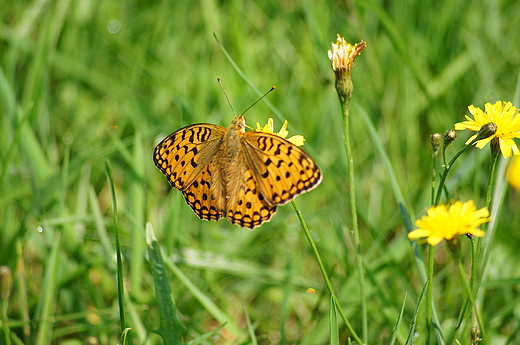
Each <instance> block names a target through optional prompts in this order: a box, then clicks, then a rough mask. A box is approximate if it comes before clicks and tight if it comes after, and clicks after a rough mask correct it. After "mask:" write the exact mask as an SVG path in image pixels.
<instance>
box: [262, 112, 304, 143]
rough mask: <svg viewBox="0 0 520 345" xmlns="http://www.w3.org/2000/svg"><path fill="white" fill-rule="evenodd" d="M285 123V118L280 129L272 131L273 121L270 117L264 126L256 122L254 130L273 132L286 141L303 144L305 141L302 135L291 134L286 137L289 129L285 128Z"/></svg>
mask: <svg viewBox="0 0 520 345" xmlns="http://www.w3.org/2000/svg"><path fill="white" fill-rule="evenodd" d="M287 124H288V123H287V120H285V122H284V123H283V125H282V128H281V129H280V131H279V132H278V133H275V132H274V121H273V119H272V118H269V120H267V124H266V125H265V126H264V127H262V126H260V123H259V122H257V123H256V130H257V131H258V132H264V133H271V134H275V135H277V136H279V137H281V138H284V139H287V141H289V142H291V143H293V144H294V145H296V146H303V143H304V141H305V138H304V137H303V135H293V136H292V137H290V138H287V136H288V135H289V131H288V130H287Z"/></svg>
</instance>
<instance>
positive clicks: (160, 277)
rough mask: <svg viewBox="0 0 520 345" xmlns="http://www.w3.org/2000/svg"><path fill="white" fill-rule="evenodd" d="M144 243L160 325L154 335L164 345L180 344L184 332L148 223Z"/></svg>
mask: <svg viewBox="0 0 520 345" xmlns="http://www.w3.org/2000/svg"><path fill="white" fill-rule="evenodd" d="M146 243H147V244H148V256H149V258H150V263H151V265H152V274H153V279H154V282H155V293H156V295H157V301H158V302H157V304H158V306H159V322H160V323H159V328H158V329H157V330H155V333H157V334H159V335H160V336H161V338H162V339H163V341H164V344H165V345H178V344H182V342H181V336H182V334H183V333H184V332H185V331H186V330H185V328H184V326H183V325H182V323H181V322H180V320H179V318H178V317H177V308H176V307H175V301H174V299H173V295H172V290H171V287H170V283H169V282H168V274H167V273H166V269H165V268H166V265H165V263H164V259H163V257H162V254H161V249H160V247H159V244H158V243H157V239H156V238H155V234H154V231H153V227H152V225H151V224H150V223H148V224H146Z"/></svg>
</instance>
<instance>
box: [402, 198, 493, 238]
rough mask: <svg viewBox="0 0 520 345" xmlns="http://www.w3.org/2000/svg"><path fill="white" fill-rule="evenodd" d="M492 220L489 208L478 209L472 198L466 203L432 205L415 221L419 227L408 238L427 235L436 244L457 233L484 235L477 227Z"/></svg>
mask: <svg viewBox="0 0 520 345" xmlns="http://www.w3.org/2000/svg"><path fill="white" fill-rule="evenodd" d="M490 220H491V219H490V218H489V211H488V209H487V208H485V207H483V208H481V209H480V210H477V209H476V207H475V204H474V203H473V201H471V200H470V201H468V202H466V203H462V202H460V201H456V202H455V203H453V204H449V205H439V206H432V207H430V208H429V209H428V211H427V215H425V216H422V217H421V219H417V221H415V225H416V226H417V227H418V228H419V229H416V230H414V231H412V232H410V233H409V234H408V238H409V239H410V240H416V239H419V238H423V237H427V241H428V243H429V244H431V245H432V246H435V245H437V244H438V243H439V242H440V241H442V240H443V239H447V240H451V239H452V238H454V237H455V236H457V235H465V234H472V235H474V236H477V237H483V236H484V231H482V230H480V229H477V227H479V226H480V225H481V224H483V223H487V222H489V221H490Z"/></svg>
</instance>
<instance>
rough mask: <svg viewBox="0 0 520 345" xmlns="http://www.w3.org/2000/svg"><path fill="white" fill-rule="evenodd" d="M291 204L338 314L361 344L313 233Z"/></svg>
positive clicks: (299, 212)
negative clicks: (335, 289)
mask: <svg viewBox="0 0 520 345" xmlns="http://www.w3.org/2000/svg"><path fill="white" fill-rule="evenodd" d="M291 204H292V205H293V208H294V210H295V211H296V215H297V216H298V219H299V220H300V224H301V225H302V228H303V232H304V233H305V236H306V237H307V240H308V241H309V244H310V245H311V249H312V252H313V253H314V256H315V257H316V261H317V262H318V266H319V268H320V271H321V275H322V276H323V280H324V281H325V285H326V286H327V289H328V290H329V293H330V295H331V297H332V298H333V299H334V303H335V304H336V308H337V309H338V312H339V314H340V316H341V318H342V319H343V322H345V325H346V326H347V329H348V330H349V332H350V333H351V334H352V338H354V340H355V341H356V342H357V343H359V344H362V343H361V339H360V338H359V336H358V335H357V333H356V331H354V328H353V327H352V325H351V324H350V322H349V321H348V319H347V317H346V316H345V313H344V312H343V309H342V308H341V305H340V303H339V301H338V298H337V297H336V293H335V292H334V289H333V288H332V284H331V283H330V279H329V275H328V274H327V271H326V270H325V266H324V265H323V261H322V260H321V255H320V252H319V251H318V248H317V247H316V243H315V242H314V239H313V238H312V235H311V232H310V231H309V228H308V227H307V223H306V222H305V219H303V215H302V212H301V211H300V208H299V207H298V205H297V204H296V202H295V201H294V200H293V201H291Z"/></svg>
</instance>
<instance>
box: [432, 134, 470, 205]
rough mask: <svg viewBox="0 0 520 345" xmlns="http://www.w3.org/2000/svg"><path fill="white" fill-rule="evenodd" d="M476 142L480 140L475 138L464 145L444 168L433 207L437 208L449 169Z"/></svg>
mask: <svg viewBox="0 0 520 345" xmlns="http://www.w3.org/2000/svg"><path fill="white" fill-rule="evenodd" d="M478 140H480V138H475V139H474V140H473V141H472V142H470V143H469V144H467V145H464V147H463V148H462V149H461V150H460V151H459V152H457V154H456V155H455V156H453V158H452V159H451V160H450V162H449V163H448V165H445V166H444V172H443V173H442V176H441V180H440V182H439V187H438V188H437V196H436V197H435V202H434V204H433V205H434V206H437V205H438V204H439V200H440V199H441V194H442V191H443V189H444V183H445V182H446V177H448V173H449V172H450V170H451V167H452V166H453V164H454V163H455V161H456V160H457V158H459V157H460V155H461V154H463V153H464V152H466V150H467V149H468V148H470V147H471V146H473V144H475V143H476V142H477V141H478Z"/></svg>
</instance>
